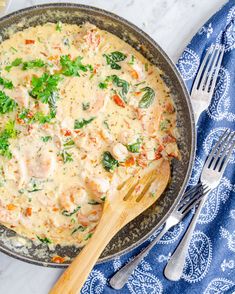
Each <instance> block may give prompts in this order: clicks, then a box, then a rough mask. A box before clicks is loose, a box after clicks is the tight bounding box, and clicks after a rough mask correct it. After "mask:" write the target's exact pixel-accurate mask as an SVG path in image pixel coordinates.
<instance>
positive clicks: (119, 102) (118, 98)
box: [112, 94, 125, 108]
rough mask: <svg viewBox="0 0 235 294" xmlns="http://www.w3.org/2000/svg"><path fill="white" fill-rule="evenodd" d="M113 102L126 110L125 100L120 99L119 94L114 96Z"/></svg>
mask: <svg viewBox="0 0 235 294" xmlns="http://www.w3.org/2000/svg"><path fill="white" fill-rule="evenodd" d="M112 99H113V101H114V102H115V103H116V104H117V105H118V106H120V107H123V108H125V103H124V102H123V100H122V99H121V98H120V96H118V95H117V94H115V95H113V97H112Z"/></svg>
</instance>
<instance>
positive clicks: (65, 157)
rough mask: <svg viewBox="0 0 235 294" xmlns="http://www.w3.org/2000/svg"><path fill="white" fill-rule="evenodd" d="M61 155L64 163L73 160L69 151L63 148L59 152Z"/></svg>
mask: <svg viewBox="0 0 235 294" xmlns="http://www.w3.org/2000/svg"><path fill="white" fill-rule="evenodd" d="M61 157H62V159H63V162H64V163H67V162H72V161H73V157H72V154H71V153H69V152H67V151H66V150H63V151H62V152H61Z"/></svg>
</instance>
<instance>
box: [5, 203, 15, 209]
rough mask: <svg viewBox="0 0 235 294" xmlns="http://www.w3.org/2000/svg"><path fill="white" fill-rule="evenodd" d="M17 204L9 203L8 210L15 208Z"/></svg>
mask: <svg viewBox="0 0 235 294" xmlns="http://www.w3.org/2000/svg"><path fill="white" fill-rule="evenodd" d="M15 209H16V206H15V205H14V204H11V203H10V204H7V210H15Z"/></svg>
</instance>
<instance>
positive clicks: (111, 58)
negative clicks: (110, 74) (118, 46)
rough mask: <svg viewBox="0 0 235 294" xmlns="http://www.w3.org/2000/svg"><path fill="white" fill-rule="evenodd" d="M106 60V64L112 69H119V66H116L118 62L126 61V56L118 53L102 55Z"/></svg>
mask: <svg viewBox="0 0 235 294" xmlns="http://www.w3.org/2000/svg"><path fill="white" fill-rule="evenodd" d="M103 56H104V57H105V58H106V62H107V64H108V65H110V67H111V68H112V69H117V70H119V69H121V66H120V65H119V64H118V62H120V61H123V60H125V59H126V57H127V56H126V55H125V54H124V53H122V52H119V51H114V52H111V53H110V54H104V55H103Z"/></svg>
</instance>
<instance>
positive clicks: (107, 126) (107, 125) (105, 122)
mask: <svg viewBox="0 0 235 294" xmlns="http://www.w3.org/2000/svg"><path fill="white" fill-rule="evenodd" d="M103 124H104V126H105V127H106V128H107V129H108V130H109V131H110V127H109V124H108V121H107V120H104V121H103Z"/></svg>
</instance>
